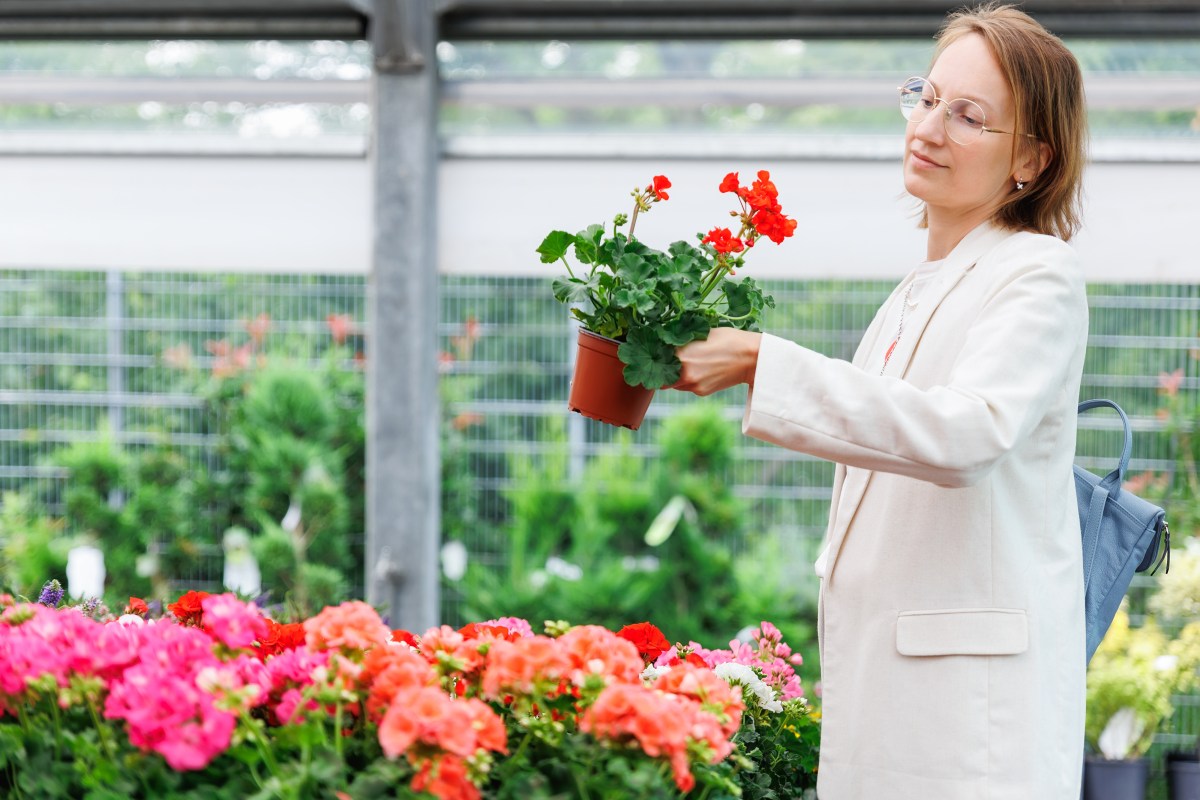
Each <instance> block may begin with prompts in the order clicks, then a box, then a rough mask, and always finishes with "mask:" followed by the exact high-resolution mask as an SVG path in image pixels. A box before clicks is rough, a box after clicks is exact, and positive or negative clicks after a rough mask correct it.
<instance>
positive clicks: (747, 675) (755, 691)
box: [713, 662, 783, 714]
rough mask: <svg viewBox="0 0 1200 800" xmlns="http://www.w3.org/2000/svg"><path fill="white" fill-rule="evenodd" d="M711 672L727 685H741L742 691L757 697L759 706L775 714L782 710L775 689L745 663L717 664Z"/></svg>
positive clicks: (781, 704)
mask: <svg viewBox="0 0 1200 800" xmlns="http://www.w3.org/2000/svg"><path fill="white" fill-rule="evenodd" d="M713 672H715V673H716V674H717V677H718V678H720V679H721V680H723V681H725V682H726V683H728V684H729V685H731V686H741V687H742V688H743V690H744V693H745V692H748V693H749V694H752V695H754V696H755V697H756V698H757V699H758V705H759V708H765V709H766V710H767V711H774V712H775V713H776V714H778V713H780V712H781V711H783V703H781V702H779V698H778V696H777V695H776V694H775V690H774V689H772V688H771V687H770V686H767V685H766V684H765V683H763V682H762V678H760V677H758V673H756V672H755V671H754V670H752V669H751V668H750V667H747V666H746V665H745V664H735V663H733V662H728V663H725V664H717V666H716V667H715V668H714V669H713Z"/></svg>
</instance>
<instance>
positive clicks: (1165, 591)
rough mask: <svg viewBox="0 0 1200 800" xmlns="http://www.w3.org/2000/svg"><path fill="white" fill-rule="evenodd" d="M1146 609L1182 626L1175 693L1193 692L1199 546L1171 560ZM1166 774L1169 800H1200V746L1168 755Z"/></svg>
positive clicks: (1175, 643)
mask: <svg viewBox="0 0 1200 800" xmlns="http://www.w3.org/2000/svg"><path fill="white" fill-rule="evenodd" d="M1146 605H1147V608H1148V610H1149V611H1150V612H1151V613H1153V614H1155V616H1156V617H1157V618H1159V619H1161V620H1163V623H1164V625H1169V626H1171V627H1172V628H1174V627H1176V626H1179V625H1182V627H1181V628H1180V629H1179V633H1178V634H1177V635H1176V636H1175V638H1174V639H1173V640H1172V641H1171V642H1170V644H1169V645H1168V653H1169V654H1170V655H1171V656H1173V657H1174V658H1175V659H1177V668H1178V672H1179V677H1180V682H1179V685H1178V686H1177V687H1175V692H1176V693H1177V694H1182V693H1187V692H1190V691H1194V690H1195V688H1196V685H1197V674H1196V669H1197V666H1200V622H1198V621H1195V620H1196V619H1197V616H1200V542H1198V541H1196V540H1195V539H1192V540H1190V541H1188V543H1187V546H1186V547H1184V548H1183V549H1182V550H1180V551H1177V552H1176V553H1175V554H1174V555H1173V556H1172V563H1171V571H1170V572H1169V573H1167V574H1165V575H1163V576H1162V578H1161V579H1160V580H1159V583H1158V587H1157V589H1156V591H1155V592H1154V594H1153V595H1151V597H1150V599H1149V600H1148V601H1147V604H1146ZM1187 620H1193V621H1192V622H1187ZM1166 773H1167V786H1168V789H1169V797H1170V800H1188V799H1189V798H1192V800H1200V742H1197V743H1194V744H1193V746H1192V747H1191V748H1189V749H1185V750H1180V751H1175V752H1170V753H1167V754H1166Z"/></svg>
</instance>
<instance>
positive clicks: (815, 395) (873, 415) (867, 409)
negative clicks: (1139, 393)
mask: <svg viewBox="0 0 1200 800" xmlns="http://www.w3.org/2000/svg"><path fill="white" fill-rule="evenodd" d="M1042 238H1043V237H1037V239H1042ZM1054 244H1055V245H1057V246H1054V247H1047V246H1046V245H1045V244H1040V243H1039V246H1037V247H1029V246H1028V245H1026V246H1023V247H1020V248H1017V252H1014V253H1010V254H1006V255H1005V263H1004V264H1003V267H1004V269H1003V270H1001V271H1002V272H1003V276H1002V277H1001V278H1000V279H999V280H998V281H997V285H996V286H994V287H993V288H992V290H991V292H990V294H989V296H987V297H986V298H985V300H984V302H983V305H982V307H981V309H980V312H979V313H978V314H977V315H976V316H975V317H974V318H973V320H972V322H971V324H970V326H969V327H968V328H967V329H966V330H965V331H963V332H962V337H961V338H962V347H961V348H960V349H959V350H958V351H957V354H954V355H952V353H953V350H947V351H946V352H947V358H951V357H952V358H953V363H952V365H951V367H950V370H949V373H948V378H947V380H946V381H945V382H944V383H943V384H940V385H935V386H931V387H929V388H918V387H916V386H913V385H912V384H909V383H907V382H905V381H903V380H901V379H899V378H896V377H891V376H876V375H869V374H867V373H865V372H863V371H862V370H861V369H859V368H858V367H856V366H854V365H853V364H851V363H849V362H846V361H841V360H838V359H831V358H828V357H826V356H823V355H821V354H819V353H816V352H814V351H812V350H808V349H806V348H804V347H801V346H799V345H797V344H794V343H792V342H789V341H786V340H784V339H780V338H778V337H775V336H770V335H764V336H763V338H762V345H761V348H760V351H759V357H758V363H757V365H756V368H755V378H754V385H753V388H752V389H751V392H750V396H749V399H748V400H747V403H746V413H745V416H744V418H743V422H742V429H743V431H744V432H745V433H747V434H749V435H751V436H754V437H756V438H759V439H763V440H765V441H769V442H773V443H775V444H778V445H781V446H783V447H787V448H790V449H792V450H798V451H801V452H805V453H809V454H811V455H814V456H817V457H819V458H824V459H827V460H830V461H836V462H838V463H842V464H846V465H849V466H853V467H861V468H864V469H871V470H879V471H884V472H893V473H897V474H900V475H906V476H909V477H913V478H917V479H920V480H925V481H929V482H932V483H936V484H939V485H942V486H951V487H956V486H969V485H971V484H974V483H976V482H978V481H979V480H981V479H982V478H983V477H984V476H986V475H987V474H988V473H989V472H990V471H991V470H992V468H993V467H994V466H995V465H996V464H997V463H998V462H999V461H1000V460H1001V459H1002V458H1004V456H1005V454H1007V453H1008V452H1009V451H1011V450H1012V449H1013V448H1014V447H1015V446H1017V445H1018V444H1019V443H1020V442H1021V441H1022V440H1023V439H1024V438H1025V437H1027V436H1028V435H1029V434H1030V433H1031V432H1032V430H1033V429H1034V428H1035V427H1036V426H1037V425H1038V423H1039V422H1040V421H1041V420H1042V419H1043V418H1044V417H1045V415H1046V413H1047V411H1048V410H1049V408H1050V406H1051V404H1052V403H1053V402H1054V400H1055V397H1056V396H1057V395H1058V393H1060V392H1061V391H1062V389H1063V387H1064V386H1066V385H1071V383H1072V382H1073V381H1072V380H1071V379H1072V378H1073V377H1074V376H1071V375H1070V371H1071V369H1072V365H1073V364H1077V363H1078V361H1077V358H1076V356H1077V353H1079V352H1080V351H1081V350H1082V348H1083V347H1085V346H1086V339H1087V298H1086V292H1085V287H1084V282H1083V279H1082V276H1081V275H1080V272H1079V269H1078V266H1077V263H1076V259H1075V256H1074V251H1073V250H1071V249H1070V248H1069V247H1067V246H1066V245H1064V244H1062V243H1061V242H1057V241H1055V242H1054ZM953 299H954V298H953V294H952V295H951V296H950V297H948V298H947V299H946V302H951V301H953ZM933 347H936V343H934V342H930V341H929V340H928V339H927V338H926V339H923V340H922V342H921V345H920V347H919V348H918V350H917V351H916V352H915V353H914V355H913V358H914V359H916V358H920V357H922V353H921V349H926V350H928V349H929V348H933ZM932 355H933V353H930V352H926V353H925V354H924V357H926V358H928V357H931V356H932ZM1076 368H1077V367H1076Z"/></svg>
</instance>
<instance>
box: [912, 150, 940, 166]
mask: <svg viewBox="0 0 1200 800" xmlns="http://www.w3.org/2000/svg"><path fill="white" fill-rule="evenodd" d="M911 152H912V157H913V160H914V161H916V162H917V164H918V165H919V166H922V167H942V166H945V165H944V164H939V163H937V162H936V161H934V160H933V159H931V158H928V157H927V156H923V155H921V154H920V153H918V152H916V151H915V150H913V151H911Z"/></svg>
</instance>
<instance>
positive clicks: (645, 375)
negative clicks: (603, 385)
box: [617, 328, 682, 389]
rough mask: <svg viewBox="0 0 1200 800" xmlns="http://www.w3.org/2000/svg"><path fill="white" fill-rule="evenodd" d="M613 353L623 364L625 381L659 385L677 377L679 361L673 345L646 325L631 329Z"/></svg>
mask: <svg viewBox="0 0 1200 800" xmlns="http://www.w3.org/2000/svg"><path fill="white" fill-rule="evenodd" d="M617 357H618V358H620V359H621V361H622V362H623V363H624V364H625V373H624V374H625V382H626V383H628V384H629V385H630V386H644V387H646V388H647V389H661V388H662V387H664V386H670V385H671V384H673V383H675V382H676V381H677V380H679V370H680V368H681V367H682V364H680V363H679V359H678V358H677V357H676V355H675V348H674V347H672V346H671V345H669V344H667V343H666V342H664V341H662V340H661V339H659V338H658V335H657V334H656V333H655V332H654V331H653V330H650V329H649V328H634V329H633V330H631V331H630V332H629V338H628V340H627V341H626V342H625V343H624V344H622V345H621V346H620V347H618V348H617Z"/></svg>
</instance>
